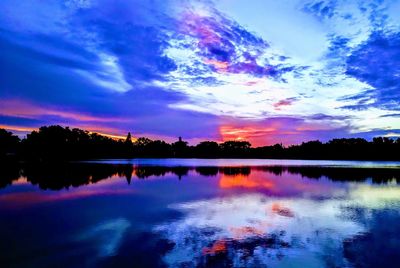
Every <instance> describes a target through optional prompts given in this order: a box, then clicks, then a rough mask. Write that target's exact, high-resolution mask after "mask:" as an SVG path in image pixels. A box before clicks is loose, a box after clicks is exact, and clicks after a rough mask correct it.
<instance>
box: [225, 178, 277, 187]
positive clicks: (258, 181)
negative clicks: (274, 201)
mask: <svg viewBox="0 0 400 268" xmlns="http://www.w3.org/2000/svg"><path fill="white" fill-rule="evenodd" d="M274 186H275V184H274V183H273V182H272V181H270V180H268V179H266V178H260V177H252V176H248V177H247V176H244V175H237V176H228V175H222V177H221V179H220V181H219V187H221V188H240V187H243V188H264V189H271V188H273V187H274Z"/></svg>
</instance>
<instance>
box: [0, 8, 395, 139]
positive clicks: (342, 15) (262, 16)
mask: <svg viewBox="0 0 400 268" xmlns="http://www.w3.org/2000/svg"><path fill="white" fill-rule="evenodd" d="M0 49H1V53H0V127H3V128H6V129H8V130H10V131H13V132H14V133H17V134H19V135H22V136H23V135H24V134H26V133H27V132H29V131H31V130H34V129H37V128H38V127H40V126H42V125H50V124H60V125H63V126H71V127H79V128H83V129H87V130H90V131H97V132H101V133H105V134H112V135H126V133H127V132H128V131H130V132H132V135H133V136H135V137H138V136H147V137H150V138H160V139H165V140H167V141H175V140H176V139H177V137H178V136H182V137H183V138H184V139H185V140H188V141H190V142H191V143H192V144H194V143H197V142H198V141H200V140H215V141H223V140H232V139H238V140H249V141H250V142H252V143H253V145H262V144H273V143H277V142H282V143H284V144H294V143H299V142H302V141H306V140H314V139H320V140H323V141H326V140H328V139H331V138H336V137H364V138H367V139H370V138H372V137H374V136H378V135H379V136H389V137H397V136H400V0H391V1H390V0H388V1H384V0H375V1H373V0H371V1H364V0H354V1H344V0H343V1H342V0H338V1H335V0H326V1H323V0H322V1H318V0H317V1H307V0H279V1H277V0H48V1H40V0H24V1H15V0H2V1H0Z"/></svg>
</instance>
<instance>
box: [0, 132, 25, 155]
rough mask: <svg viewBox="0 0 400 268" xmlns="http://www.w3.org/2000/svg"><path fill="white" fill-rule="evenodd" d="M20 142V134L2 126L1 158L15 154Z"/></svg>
mask: <svg viewBox="0 0 400 268" xmlns="http://www.w3.org/2000/svg"><path fill="white" fill-rule="evenodd" d="M19 143H20V139H19V137H18V136H16V135H13V134H12V133H11V132H8V131H7V130H5V129H2V128H0V159H1V158H4V157H6V156H7V155H8V156H10V155H15V154H16V153H17V151H18V147H19Z"/></svg>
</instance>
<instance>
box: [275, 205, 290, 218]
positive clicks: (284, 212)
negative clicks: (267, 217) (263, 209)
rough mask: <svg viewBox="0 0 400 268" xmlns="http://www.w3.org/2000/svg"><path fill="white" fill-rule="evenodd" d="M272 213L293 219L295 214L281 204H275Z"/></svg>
mask: <svg viewBox="0 0 400 268" xmlns="http://www.w3.org/2000/svg"><path fill="white" fill-rule="evenodd" d="M271 211H272V212H273V213H275V214H278V215H279V216H283V217H289V218H293V217H294V213H293V212H292V211H291V210H290V208H287V207H284V206H282V205H281V204H279V203H273V204H272V206H271Z"/></svg>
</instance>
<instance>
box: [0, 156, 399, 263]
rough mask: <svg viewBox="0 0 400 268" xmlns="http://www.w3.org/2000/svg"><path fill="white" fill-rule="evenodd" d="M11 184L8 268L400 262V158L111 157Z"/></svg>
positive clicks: (41, 170) (4, 213)
mask: <svg viewBox="0 0 400 268" xmlns="http://www.w3.org/2000/svg"><path fill="white" fill-rule="evenodd" d="M0 179H1V180H0V187H1V189H0V227H1V228H0V237H1V241H0V264H2V265H1V267H400V232H399V231H400V187H399V184H398V181H399V179H400V169H399V163H395V162H354V161H349V162H347V161H293V160H273V161H271V160H237V159H236V160H194V159H185V160H182V159H163V160H160V159H146V160H137V159H136V160H118V161H115V160H113V161H108V160H103V161H92V162H90V163H73V164H59V165H54V164H53V165H41V166H40V165H23V166H18V167H13V166H8V167H5V168H2V170H1V175H0ZM372 253H373V254H372Z"/></svg>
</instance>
